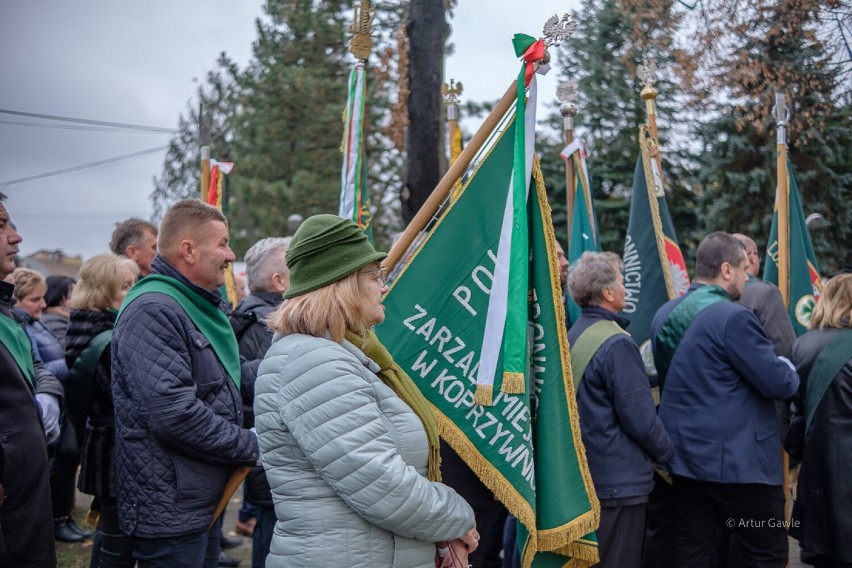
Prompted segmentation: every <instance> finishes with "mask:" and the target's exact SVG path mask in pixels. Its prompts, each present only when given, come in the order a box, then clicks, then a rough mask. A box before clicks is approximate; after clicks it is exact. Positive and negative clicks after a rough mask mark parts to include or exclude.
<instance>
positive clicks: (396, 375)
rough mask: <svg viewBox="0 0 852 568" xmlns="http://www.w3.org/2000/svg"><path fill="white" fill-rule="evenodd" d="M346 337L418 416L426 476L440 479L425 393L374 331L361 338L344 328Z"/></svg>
mask: <svg viewBox="0 0 852 568" xmlns="http://www.w3.org/2000/svg"><path fill="white" fill-rule="evenodd" d="M346 340H347V341H349V343H351V344H352V345H354V346H355V347H357V348H358V349H360V350H361V351H363V352H364V355H366V356H367V357H369V358H370V359H372V360H373V361H375V363H376V364H377V365H378V366H379V367H381V370H380V371H379V378H380V379H381V380H382V382H383V383H385V384H386V385H387V386H389V387H390V388H391V390H393V392H395V393H396V394H397V396H398V397H399V398H401V399H402V400H403V402H405V404H407V405H408V406H409V407H410V408H411V410H413V411H414V414H416V415H417V417H418V418H420V421H421V422H422V423H423V429H424V430H426V438H427V440H428V441H429V469H428V472H427V474H426V477H427V478H428V479H429V480H430V481H441V438H440V436H439V434H438V422H437V421H436V420H435V414H434V413H433V412H432V408H431V407H430V406H429V402H428V401H427V400H426V397H425V396H423V393H421V392H420V390H419V389H418V388H417V385H415V384H414V381H412V380H411V377H409V376H408V375H406V374H405V371H403V370H402V367H400V366H399V365H397V364H396V363H394V361H393V357H392V356H391V354H390V353H389V352H388V350H387V349H385V346H384V345H382V344H381V343H380V342H379V338H378V337H376V334H375V332H374V331H372V330H370V332H369V333H368V335H367V337H366V338H365V339H362V338H361V337H360V336H358V335H356V334H354V333H352V332H351V331H347V332H346Z"/></svg>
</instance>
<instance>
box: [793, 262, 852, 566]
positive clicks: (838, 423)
mask: <svg viewBox="0 0 852 568" xmlns="http://www.w3.org/2000/svg"><path fill="white" fill-rule="evenodd" d="M810 327H811V330H810V331H809V332H807V333H806V334H805V335H803V336H802V337H800V338H799V339H797V340H796V342H795V343H794V344H793V362H794V363H795V364H796V369H797V371H798V372H799V377H801V385H800V387H799V395H798V399H797V401H796V402H797V404H796V411H795V413H794V415H793V419H792V421H791V426H790V430H789V431H788V432H787V439H786V441H785V446H786V448H787V451H788V452H790V457H791V458H793V459H801V460H802V469H801V472H800V473H799V483H798V486H797V492H796V502H795V505H794V506H793V522H792V523H791V526H790V534H791V535H792V536H793V537H795V538H797V539H798V540H799V545H800V546H801V548H802V550H803V551H805V552H807V553H809V554H811V555H815V562H814V565H815V566H816V567H817V568H825V567H835V568H850V567H852V539H850V535H852V483H850V482H849V479H850V477H852V458H850V456H852V436H850V432H852V329H851V328H852V274H843V275H840V276H835V277H834V278H832V279H831V280H829V282H828V284H827V285H826V287H825V290H824V291H823V293H822V295H821V296H820V298H819V302H818V303H817V305H816V308H815V309H814V314H813V317H812V319H811V325H810Z"/></svg>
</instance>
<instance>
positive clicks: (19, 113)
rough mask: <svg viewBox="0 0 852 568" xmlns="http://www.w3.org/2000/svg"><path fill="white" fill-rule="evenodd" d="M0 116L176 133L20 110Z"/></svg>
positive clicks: (172, 129) (126, 124)
mask: <svg viewBox="0 0 852 568" xmlns="http://www.w3.org/2000/svg"><path fill="white" fill-rule="evenodd" d="M0 114H11V115H15V116H26V117H29V118H41V119H44V120H59V121H62V122H77V123H80V124H94V125H96V126H111V127H115V128H130V129H132V130H145V131H148V132H168V133H174V132H176V130H175V129H174V128H160V127H158V126H145V125H141V124H128V123H126V122H109V121H106V120H89V119H86V118H71V117H68V116H57V115H54V114H39V113H35V112H22V111H19V110H9V109H2V108H0Z"/></svg>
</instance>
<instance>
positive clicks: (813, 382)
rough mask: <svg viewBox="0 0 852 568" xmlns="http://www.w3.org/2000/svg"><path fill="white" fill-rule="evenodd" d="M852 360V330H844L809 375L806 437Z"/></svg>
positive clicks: (823, 351) (823, 353)
mask: <svg viewBox="0 0 852 568" xmlns="http://www.w3.org/2000/svg"><path fill="white" fill-rule="evenodd" d="M850 358H852V329H842V330H840V333H839V334H838V335H837V337H835V338H834V339H832V340H831V341H830V342H829V343H828V345H826V346H825V347H824V348H823V350H822V353H820V354H819V357H817V360H816V361H815V362H814V366H813V367H811V372H810V374H809V375H808V385H807V388H806V391H805V435H807V432H808V431H809V430H810V429H811V422H813V420H814V414H816V409H817V407H818V406H819V403H820V402H822V397H823V396H824V395H825V391H827V390H828V387H829V385H831V383H832V381H833V380H834V377H836V376H837V373H839V372H840V369H842V368H843V366H844V365H846V362H847V361H848V360H849V359H850Z"/></svg>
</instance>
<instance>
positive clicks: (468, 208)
mask: <svg viewBox="0 0 852 568" xmlns="http://www.w3.org/2000/svg"><path fill="white" fill-rule="evenodd" d="M513 136H514V126H513V122H512V121H511V120H510V121H508V122H507V123H504V124H503V125H502V131H500V132H499V134H497V135H496V136H495V137H496V138H497V140H496V141H495V142H494V143H493V145H492V146H491V147H490V148H489V149H488V150H486V151H485V152H484V158H483V159H482V160H481V161H480V165H479V167H478V168H477V170H476V171H475V172H474V173H473V175H472V176H471V177H470V178H469V179H468V181H467V183H466V185H465V186H464V187H463V189H462V191H461V192H460V194H459V196H458V199H456V200H455V201H454V202H453V203H452V204H451V205H450V206H449V209H448V211H447V212H446V213H445V214H444V216H443V217H442V218H441V219H440V220H439V221H438V223H437V224H436V226H435V227H434V228H433V229H432V231H431V233H430V234H429V235H428V236H427V238H426V239H425V240H424V241H423V242H422V244H420V246H419V248H418V250H417V251H416V252H415V253H414V254H413V255H412V258H411V260H410V261H409V264H408V265H407V266H406V267H405V268H404V269H403V270H402V272H401V273H400V274H399V276H398V277H397V278H396V280H395V281H394V282H393V284H392V286H391V290H390V292H389V293H388V295H387V297H386V299H385V302H384V305H385V322H384V323H383V324H382V325H380V326H379V327H378V328H377V329H376V334H377V335H378V337H379V339H380V340H381V342H382V343H383V344H384V345H385V346H386V347H387V349H388V351H390V353H391V354H392V355H393V357H394V360H395V361H396V363H398V364H399V365H400V366H401V367H402V368H403V370H405V372H406V373H408V375H410V376H411V378H412V379H413V380H414V381H415V383H416V384H417V386H418V388H419V389H420V390H421V391H422V392H423V394H424V395H425V396H426V397H427V399H428V400H429V402H430V404H431V405H432V406H433V407H434V409H435V412H436V415H437V418H438V425H439V429H440V431H441V437H442V438H443V439H444V441H445V442H446V443H449V444H450V445H451V446H452V447H453V449H454V450H455V451H456V452H457V453H458V454H459V455H460V456H462V458H463V459H464V460H465V462H466V463H467V464H468V465H469V466H470V467H471V469H472V470H473V471H474V472H476V474H477V475H478V476H479V478H480V479H481V480H482V481H483V482H484V483H485V485H486V486H488V488H489V489H490V490H491V491H493V492H494V493H495V495H496V496H497V498H498V499H500V501H501V502H503V503H504V504H505V505H506V507H507V508H508V509H509V511H510V512H511V513H512V514H513V515H514V516H515V517H517V518H518V520H519V521H520V523H521V524H522V525H523V530H524V531H525V534H526V535H528V538H526V539H525V545H524V547H523V564H524V566H527V567H529V566H536V567H539V566H555V565H559V566H564V565H565V564H566V563H569V562H570V563H571V565H573V566H588V565H591V564H593V563H595V562H596V561H597V558H598V555H597V545H596V542H595V540H594V536H593V535H589V533H591V532H592V531H593V530H594V529H595V528H596V527H597V524H598V519H599V515H600V509H599V505H598V502H597V498H596V497H595V494H594V487H593V486H592V480H591V477H590V474H589V470H588V466H587V463H586V458H585V451H584V449H583V445H582V441H581V439H580V430H579V419H578V416H577V407H576V400H575V398H574V387H573V383H572V378H571V370H570V369H571V365H570V360H569V355H568V344H567V334H566V329H565V312H564V307H563V305H562V302H561V298H560V297H561V291H560V288H559V286H560V284H559V274H558V268H557V265H556V251H555V238H554V234H553V227H552V224H551V215H550V207H549V205H548V204H547V198H546V195H545V192H544V183H543V180H542V176H541V170H540V168H539V166H538V161H537V160H536V161H535V163H534V167H533V181H532V182H531V191H530V199H529V203H528V205H529V206H528V221H529V223H528V224H529V243H530V247H531V252H532V254H531V256H530V265H529V271H530V272H529V274H530V277H529V283H530V288H529V295H528V300H529V301H528V318H527V319H528V326H527V336H528V340H529V341H528V345H529V348H528V349H527V354H526V356H527V359H528V361H529V364H528V365H527V366H526V367H527V368H526V372H525V377H524V378H525V381H526V388H525V389H524V393H511V394H510V393H507V392H504V391H503V390H498V386H499V385H500V384H501V381H500V379H499V378H498V377H495V380H494V383H493V384H494V385H495V392H494V396H493V399H492V401H491V402H492V403H491V404H490V405H487V406H486V405H480V404H476V403H474V394H475V391H476V379H477V373H478V371H479V368H480V363H481V361H480V353H481V352H482V350H483V338H484V337H485V320H486V313H487V310H488V305H489V297H490V293H491V287H492V284H493V281H494V278H495V272H496V271H497V270H499V267H497V266H496V263H497V248H498V245H499V242H500V233H501V225H502V222H503V218H504V212H505V211H506V204H507V198H509V197H510V196H509V193H508V192H509V190H510V187H511V185H510V183H509V179H510V176H511V174H512V167H513V160H512V158H513V148H512V146H513ZM504 268H505V267H504ZM491 351H493V352H496V353H502V349H500V348H497V349H494V350H491ZM489 367H490V368H492V369H495V373H498V374H499V373H502V361H500V360H498V361H497V362H496V364H493V363H492V365H489ZM548 552H549V553H548ZM569 556H570V557H569Z"/></svg>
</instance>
